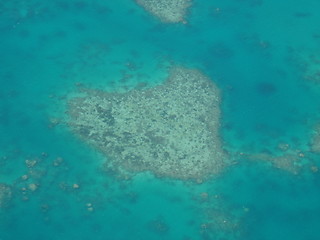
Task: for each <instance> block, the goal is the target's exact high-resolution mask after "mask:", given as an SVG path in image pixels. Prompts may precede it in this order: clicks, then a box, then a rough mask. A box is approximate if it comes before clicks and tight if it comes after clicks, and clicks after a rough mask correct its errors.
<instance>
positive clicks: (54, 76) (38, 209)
mask: <svg viewBox="0 0 320 240" xmlns="http://www.w3.org/2000/svg"><path fill="white" fill-rule="evenodd" d="M318 9H320V2H319V1H317V0H306V1H302V0H294V1H291V2H286V1H282V2H279V1H275V0H272V1H271V0H270V1H266V0H232V1H222V0H217V1H210V0H193V5H192V7H191V8H190V9H189V10H190V11H189V13H188V16H187V21H188V23H187V24H166V23H161V22H160V21H159V20H158V19H157V18H155V17H153V16H152V15H151V14H149V13H147V12H146V11H145V10H144V9H143V8H141V7H140V6H138V5H137V4H136V3H135V1H133V0H117V1H98V0H82V1H81V0H70V1H62V0H60V1H59V0H54V1H47V0H41V1H40V0H29V1H25V0H14V1H5V0H0V53H1V55H0V84H1V85H0V183H1V184H3V185H4V184H5V186H7V187H8V188H10V194H9V193H5V194H2V195H3V196H4V197H2V199H3V202H5V203H3V206H2V207H1V208H0V240H16V239H20V240H29V239H30V240H38V239H39V240H40V239H48V240H55V239H59V240H64V239H83V240H86V239H101V240H102V239H104V240H105V239H108V240H122V239H132V240H136V239H139V240H144V239H148V240H153V239H155V240H156V239H174V240H198V239H199V240H200V239H203V240H211V239H212V240H229V239H230V240H231V239H238V240H242V239H246V240H274V239H283V240H286V239H290V240H318V239H320V231H319V229H320V170H319V171H317V169H318V167H319V168H320V154H319V153H317V152H315V151H311V150H310V142H311V139H312V137H313V135H314V132H315V131H314V128H315V126H316V125H317V124H319V123H320V77H319V72H320V64H319V62H320V27H319V24H317V23H319V22H320V15H319V14H318ZM171 62H173V63H175V64H178V65H183V66H188V67H194V68H197V69H199V70H201V71H203V72H204V73H205V74H206V75H207V76H209V77H210V78H211V79H212V80H213V81H214V82H215V83H216V84H217V86H218V87H219V88H220V89H221V93H222V103H221V108H222V120H221V129H220V134H221V138H222V141H223V145H224V148H225V149H226V151H228V152H229V153H230V156H231V157H232V160H233V161H234V162H235V163H236V164H234V165H233V166H231V167H229V168H227V169H225V171H224V172H222V173H221V174H220V175H218V176H216V177H214V178H212V179H211V180H209V181H206V182H204V183H201V184H195V183H193V182H188V181H185V182H183V181H178V180H172V179H161V178H156V177H154V176H153V175H152V174H149V173H142V174H138V175H137V176H136V177H135V178H134V179H131V180H128V179H118V178H117V177H116V176H114V175H113V174H112V172H105V171H103V169H102V166H103V163H104V161H105V156H104V155H102V154H101V153H100V152H99V151H97V150H96V149H94V148H92V147H91V146H90V145H88V144H86V143H85V142H83V141H82V140H80V139H79V138H77V137H76V136H75V135H74V134H73V133H72V132H71V130H70V129H69V128H68V126H67V125H66V124H65V123H64V119H65V118H66V113H65V111H66V101H67V98H68V97H70V96H72V95H76V94H77V92H78V89H79V87H81V86H86V87H89V88H99V89H102V90H108V91H123V92H125V91H128V90H130V89H132V88H135V87H137V86H139V85H141V84H145V85H147V86H154V85H157V84H160V83H161V82H162V81H164V79H165V78H166V77H167V76H168V72H167V66H168V65H170V63H171ZM317 68H318V70H317ZM279 144H288V145H286V146H289V150H287V152H288V153H287V152H286V151H284V149H283V148H281V147H280V148H279ZM289 153H290V154H291V155H292V154H293V155H294V154H295V156H298V158H299V159H301V161H299V164H298V165H299V166H298V168H299V171H298V172H294V173H292V171H288V169H286V167H283V168H281V167H280V168H276V167H274V166H271V165H272V164H271V163H272V162H273V163H274V162H275V161H277V159H276V160H275V157H276V156H282V155H285V154H289ZM262 154H264V155H262ZM291 155H290V157H288V159H289V161H290V160H291V158H292V159H294V157H291ZM265 156H268V157H267V158H268V159H269V160H270V159H272V160H270V161H265V159H266V157H265ZM26 160H29V161H26ZM292 161H293V160H292ZM285 166H287V165H285ZM24 175H26V176H25V177H24ZM24 178H27V179H24ZM0 190H1V185H0ZM0 200H1V193H0ZM0 203H1V201H0ZM0 206H1V204H0Z"/></svg>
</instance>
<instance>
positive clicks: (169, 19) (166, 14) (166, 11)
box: [136, 0, 191, 23]
mask: <svg viewBox="0 0 320 240" xmlns="http://www.w3.org/2000/svg"><path fill="white" fill-rule="evenodd" d="M136 3H137V4H139V5H140V6H142V7H143V8H144V9H145V10H146V11H148V12H150V13H151V14H152V15H154V16H155V17H158V18H159V19H160V20H161V21H162V22H165V23H179V22H182V23H186V21H185V15H186V13H187V9H188V8H189V7H190V6H191V0H174V1H172V0H136Z"/></svg>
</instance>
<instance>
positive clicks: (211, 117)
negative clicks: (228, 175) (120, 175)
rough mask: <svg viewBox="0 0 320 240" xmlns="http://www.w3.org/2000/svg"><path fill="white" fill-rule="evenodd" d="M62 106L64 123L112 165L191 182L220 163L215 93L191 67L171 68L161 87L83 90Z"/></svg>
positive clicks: (222, 156)
mask: <svg viewBox="0 0 320 240" xmlns="http://www.w3.org/2000/svg"><path fill="white" fill-rule="evenodd" d="M68 107H69V109H68V113H69V115H70V127H71V128H72V129H73V130H74V132H75V133H76V134H77V135H78V136H80V137H81V138H82V139H83V140H85V141H87V142H89V143H91V144H92V145H94V146H96V147H97V148H98V149H100V150H101V151H102V152H104V153H105V154H106V155H107V156H108V159H109V163H111V164H112V165H113V167H114V168H116V169H120V170H125V171H127V172H131V173H138V172H143V171H151V172H153V173H154V174H155V175H157V176H162V177H172V178H178V179H194V180H195V179H206V178H208V177H209V176H210V175H212V174H217V173H219V172H220V171H221V170H222V168H223V167H224V165H225V162H224V160H225V159H226V154H225V152H224V151H223V149H222V146H221V141H220V138H219V126H220V92H219V90H218V88H217V87H216V86H215V85H214V84H213V82H212V81H210V79H208V78H207V77H206V76H205V75H203V74H202V73H201V72H199V71H197V70H193V69H186V68H182V67H175V68H172V69H171V72H170V75H169V77H168V79H167V80H166V81H165V82H164V83H163V84H162V85H159V86H156V87H154V88H150V89H147V90H132V91H129V92H126V93H109V92H103V91H98V90H86V96H84V97H75V98H71V99H70V100H69V104H68Z"/></svg>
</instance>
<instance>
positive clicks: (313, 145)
mask: <svg viewBox="0 0 320 240" xmlns="http://www.w3.org/2000/svg"><path fill="white" fill-rule="evenodd" d="M310 150H311V151H312V152H314V153H320V124H318V125H317V126H316V127H315V128H314V131H313V137H312V139H311V142H310Z"/></svg>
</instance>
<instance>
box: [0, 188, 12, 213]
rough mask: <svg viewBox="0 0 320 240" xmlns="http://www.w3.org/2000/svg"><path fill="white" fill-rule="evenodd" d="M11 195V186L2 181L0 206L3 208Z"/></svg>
mask: <svg viewBox="0 0 320 240" xmlns="http://www.w3.org/2000/svg"><path fill="white" fill-rule="evenodd" d="M11 195H12V192H11V188H10V187H9V186H8V185H6V184H4V183H0V208H4V207H6V206H7V205H8V203H9V201H10V199H11Z"/></svg>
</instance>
